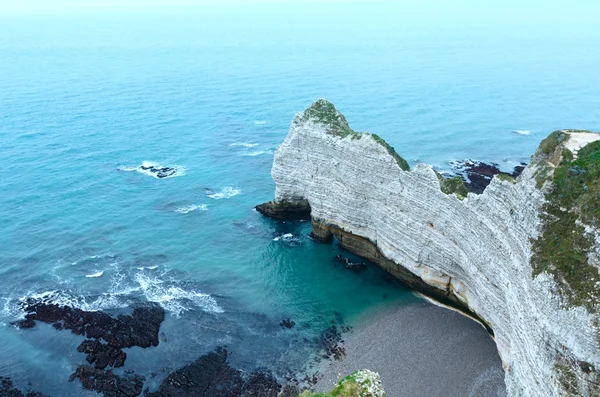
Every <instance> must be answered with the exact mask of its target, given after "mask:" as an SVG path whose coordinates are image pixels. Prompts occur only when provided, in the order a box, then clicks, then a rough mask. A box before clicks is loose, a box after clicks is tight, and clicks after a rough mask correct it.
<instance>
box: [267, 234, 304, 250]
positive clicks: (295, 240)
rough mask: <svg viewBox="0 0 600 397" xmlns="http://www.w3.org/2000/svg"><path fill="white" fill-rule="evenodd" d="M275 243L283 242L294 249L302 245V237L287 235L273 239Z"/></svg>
mask: <svg viewBox="0 0 600 397" xmlns="http://www.w3.org/2000/svg"><path fill="white" fill-rule="evenodd" d="M273 241H281V242H284V243H286V244H288V245H290V246H292V247H295V246H298V245H300V243H301V240H300V237H297V236H294V235H293V234H292V233H285V234H282V235H280V236H277V237H275V238H273Z"/></svg>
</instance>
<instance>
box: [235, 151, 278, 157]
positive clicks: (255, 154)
mask: <svg viewBox="0 0 600 397" xmlns="http://www.w3.org/2000/svg"><path fill="white" fill-rule="evenodd" d="M261 154H273V152H272V151H271V150H255V151H253V152H245V153H241V154H240V155H241V156H251V157H254V156H260V155H261Z"/></svg>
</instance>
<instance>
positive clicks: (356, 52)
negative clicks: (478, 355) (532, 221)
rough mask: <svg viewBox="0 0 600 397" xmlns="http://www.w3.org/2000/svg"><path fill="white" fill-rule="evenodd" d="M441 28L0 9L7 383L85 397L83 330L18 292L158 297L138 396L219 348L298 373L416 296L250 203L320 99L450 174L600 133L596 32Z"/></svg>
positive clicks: (305, 12)
mask: <svg viewBox="0 0 600 397" xmlns="http://www.w3.org/2000/svg"><path fill="white" fill-rule="evenodd" d="M315 7H316V6H315ZM443 21H444V23H440V22H439V18H438V19H436V20H433V21H431V23H428V22H427V21H426V20H420V21H419V20H416V21H415V20H413V19H411V18H410V16H409V15H405V13H403V12H402V11H401V10H398V9H379V8H377V7H375V6H362V7H360V6H353V7H342V8H341V9H331V8H326V7H325V8H323V9H322V10H320V9H319V8H318V7H317V8H314V9H312V10H311V9H308V8H306V7H295V8H293V7H292V8H289V9H288V8H281V7H272V8H251V7H239V8H236V9H232V8H224V7H221V8H218V7H216V8H210V9H200V10H192V11H190V12H185V13H177V12H169V13H164V14H161V13H158V12H155V13H152V14H144V15H139V14H130V13H125V12H119V13H115V14H111V13H108V14H102V15H94V14H93V13H85V14H83V15H70V16H61V17H59V16H43V15H37V16H27V15H20V16H14V15H13V16H11V15H0V164H1V165H2V171H1V176H0V323H1V324H0V375H1V376H11V377H12V378H13V379H14V380H15V381H16V383H18V384H19V385H27V383H28V382H31V384H32V386H33V387H34V388H37V389H38V390H40V391H43V392H45V393H47V394H50V395H53V396H60V395H84V392H83V391H82V389H81V386H80V384H79V383H78V382H73V383H67V382H66V379H68V377H69V375H70V374H71V373H72V372H73V371H74V369H75V368H76V366H77V365H79V364H81V363H82V362H83V361H84V355H83V354H81V353H77V352H76V347H77V345H78V344H79V343H80V342H81V338H80V337H76V336H74V335H72V334H70V333H68V332H65V331H62V332H58V331H55V330H53V329H52V328H51V327H50V326H44V325H40V326H38V327H37V328H36V329H35V330H28V331H23V330H17V329H15V328H14V327H13V326H11V325H10V322H11V321H14V320H15V319H17V318H19V317H20V316H21V315H22V313H21V312H20V310H19V306H18V303H19V299H20V298H23V297H28V296H34V295H36V296H37V295H44V294H45V295H47V296H51V297H52V299H54V300H55V301H57V302H61V303H68V304H71V305H75V306H77V307H82V308H84V309H87V310H113V309H119V308H124V307H127V306H129V305H131V304H133V303H136V302H140V301H142V302H143V301H154V302H159V303H160V304H161V305H163V307H164V308H165V309H166V310H167V311H168V314H167V317H166V320H165V322H164V324H163V328H162V330H163V331H164V332H165V334H166V335H167V337H168V342H167V343H161V344H160V346H158V347H156V348H151V349H146V350H143V349H138V348H133V349H130V350H128V361H127V364H126V367H125V368H126V369H134V370H136V371H137V372H139V373H141V374H143V375H146V376H147V377H150V374H151V373H153V372H156V373H158V376H156V377H154V378H152V379H151V380H150V381H149V383H148V385H149V386H153V385H156V384H157V383H158V382H159V381H160V379H161V378H162V377H164V375H166V373H167V372H168V370H170V369H173V368H177V367H178V366H181V365H182V364H184V363H187V362H190V361H192V360H194V359H195V358H197V357H198V356H200V355H202V354H204V353H206V352H208V351H210V350H212V349H214V348H215V347H216V346H218V345H223V344H226V345H228V346H229V347H230V349H231V351H233V355H232V362H233V363H234V364H235V365H237V366H239V367H240V368H253V367H257V366H263V367H267V368H271V369H274V370H275V371H277V372H278V373H280V374H281V373H283V372H285V371H287V370H295V369H297V368H299V367H301V366H302V365H304V364H305V363H306V361H307V360H308V357H309V355H310V353H311V351H312V350H311V345H310V343H307V342H306V340H310V339H311V338H313V337H315V336H316V335H318V334H319V333H320V332H322V331H323V330H324V329H325V328H326V327H328V326H329V325H330V324H331V321H339V319H340V317H341V318H343V319H344V320H345V321H346V322H348V323H352V320H353V319H355V318H357V317H358V316H363V315H364V314H365V313H367V312H369V311H370V310H375V309H377V308H378V307H381V306H383V305H389V304H392V303H394V304H398V303H401V304H410V303H411V302H413V301H414V300H415V299H416V298H415V297H413V295H412V294H411V293H410V292H409V291H407V290H406V289H404V288H403V287H401V286H399V285H397V284H395V283H393V282H390V281H389V280H386V277H385V275H384V274H383V273H382V272H381V271H379V270H377V269H376V268H373V267H371V268H369V270H368V271H367V272H365V273H362V274H360V275H357V274H354V273H351V272H348V271H346V270H344V269H342V268H341V266H339V265H337V264H336V263H335V262H334V261H332V258H333V257H334V256H335V255H336V254H337V253H338V252H339V250H338V249H337V248H336V247H332V246H327V245H319V244H315V243H313V242H312V241H311V240H310V239H309V238H308V233H309V232H310V225H309V224H307V223H277V222H273V221H271V220H268V219H264V218H263V217H261V216H260V215H259V214H257V213H256V212H255V211H253V210H252V207H253V206H254V205H256V204H258V203H261V202H264V201H267V200H269V199H271V198H272V196H273V191H274V184H273V182H272V180H271V177H270V168H271V162H272V157H273V151H274V149H275V148H276V147H277V145H278V144H279V143H280V142H281V141H282V140H283V139H284V137H285V135H286V133H287V128H288V125H289V122H290V121H291V119H292V117H293V116H294V114H295V113H296V112H299V111H301V110H303V109H304V108H306V107H307V106H309V105H310V104H311V102H312V101H313V100H315V99H318V98H321V97H323V98H327V99H329V100H331V101H332V102H334V103H335V104H336V105H337V107H338V108H339V109H340V110H341V111H342V113H344V114H345V115H346V117H347V118H348V120H349V122H350V124H351V126H352V127H353V128H354V129H356V130H360V131H370V132H374V133H377V134H379V135H380V136H382V137H384V138H385V139H387V140H388V142H390V143H391V144H392V145H393V146H394V147H395V148H396V150H397V151H398V152H399V153H400V154H402V155H404V156H405V157H406V158H407V159H408V160H409V161H410V162H411V164H413V165H414V164H415V163H417V162H427V163H431V164H434V165H436V166H438V167H440V168H441V169H444V168H447V167H448V161H450V160H453V159H465V158H474V159H481V160H488V161H495V162H497V163H499V164H500V166H501V167H502V168H506V169H510V168H512V167H513V166H514V165H516V164H517V163H518V162H520V161H527V160H528V158H529V156H530V155H531V154H532V152H533V151H534V150H535V148H536V147H537V145H538V144H539V141H540V140H541V139H543V138H544V137H545V136H546V135H547V134H548V133H549V132H551V131H553V130H555V129H559V128H585V129H595V130H600V112H599V109H600V106H599V104H600V99H599V98H600V72H598V70H599V69H598V65H599V64H600V51H599V49H600V48H599V45H598V43H600V29H598V25H597V24H590V23H577V22H576V21H572V20H567V21H565V22H564V23H556V21H546V22H544V21H543V20H541V21H535V22H531V21H527V20H525V19H519V20H518V21H517V22H514V23H511V22H509V21H501V20H496V19H494V18H491V19H490V21H491V22H490V23H487V22H486V21H480V22H476V23H471V24H463V22H461V20H457V21H456V23H453V22H452V21H451V18H448V19H444V20H443ZM144 161H146V162H152V163H155V164H160V165H164V166H171V167H176V168H177V170H178V173H177V174H176V176H174V177H170V178H165V179H157V178H154V177H153V176H152V175H148V174H145V173H143V172H140V171H141V170H140V169H139V168H138V167H139V166H140V165H141V164H142V163H143V162H144ZM287 317H290V318H292V319H293V320H295V322H296V323H297V327H296V328H295V329H293V330H291V331H288V330H283V329H282V328H281V327H280V326H279V322H280V321H281V320H282V319H283V318H287ZM424 332H426V330H424ZM91 395H93V394H91Z"/></svg>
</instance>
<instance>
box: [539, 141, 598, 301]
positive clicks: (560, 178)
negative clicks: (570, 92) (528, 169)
mask: <svg viewBox="0 0 600 397" xmlns="http://www.w3.org/2000/svg"><path fill="white" fill-rule="evenodd" d="M552 135H554V133H553V134H552ZM552 135H551V136H550V137H548V138H547V139H550V138H551V137H552ZM547 139H546V140H547ZM552 139H560V138H556V136H555V137H554V138H552ZM546 140H545V141H546ZM563 140H564V139H563ZM542 144H543V142H542ZM549 146H551V145H549ZM542 150H544V149H543V148H542ZM553 150H556V147H555V148H554V149H553ZM567 152H568V151H565V152H563V157H562V160H561V162H560V164H559V165H558V166H557V167H556V168H555V170H554V174H553V176H552V187H551V190H550V191H549V192H548V193H547V194H546V200H547V203H546V204H544V207H543V212H542V214H541V215H540V218H541V220H542V223H543V226H542V231H541V234H540V236H539V237H538V238H537V239H536V240H532V248H533V256H532V258H531V265H532V267H533V276H534V277H535V276H537V275H538V274H540V273H542V272H548V273H549V274H551V275H552V276H553V278H554V280H555V281H556V283H557V284H558V287H559V289H560V292H561V294H562V295H563V296H565V297H566V298H567V302H568V303H569V304H571V305H573V306H583V307H586V308H587V309H589V310H590V311H592V312H597V311H598V303H599V302H600V288H598V287H597V286H596V285H597V283H600V276H599V275H598V269H597V268H596V267H595V266H592V265H589V264H588V254H589V252H590V250H591V248H592V245H593V243H594V241H593V238H592V237H591V236H590V235H588V234H586V233H585V229H584V227H583V226H581V224H578V223H577V221H578V220H579V221H581V222H583V223H584V224H586V225H590V226H593V227H598V226H599V225H600V223H599V222H600V184H599V183H600V182H599V181H600V141H596V142H592V143H590V144H588V145H587V146H585V147H584V148H582V149H581V150H580V151H579V153H578V158H577V159H573V155H572V154H571V153H570V152H569V153H567ZM548 178H549V177H548ZM538 183H539V181H538ZM542 183H543V182H542Z"/></svg>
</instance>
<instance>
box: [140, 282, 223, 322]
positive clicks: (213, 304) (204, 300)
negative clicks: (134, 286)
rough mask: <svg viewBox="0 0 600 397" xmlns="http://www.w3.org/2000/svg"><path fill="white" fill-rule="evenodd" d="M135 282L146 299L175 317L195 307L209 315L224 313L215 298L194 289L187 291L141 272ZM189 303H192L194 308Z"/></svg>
mask: <svg viewBox="0 0 600 397" xmlns="http://www.w3.org/2000/svg"><path fill="white" fill-rule="evenodd" d="M135 281H136V282H137V283H138V285H139V288H140V290H141V292H142V293H143V294H144V296H145V297H146V299H148V300H149V301H151V302H156V303H158V304H160V305H161V306H162V307H163V308H164V309H165V310H167V311H169V312H171V313H172V314H173V315H174V316H175V317H179V316H180V315H181V313H183V312H186V311H189V310H191V309H192V307H193V306H195V307H198V308H200V309H202V310H203V311H205V312H209V313H223V309H222V308H221V307H220V306H219V305H218V304H217V301H216V300H215V298H213V297H212V296H210V295H209V294H205V293H203V292H199V291H196V290H194V289H190V290H187V289H184V288H182V287H181V286H178V285H173V284H172V283H170V282H168V281H164V280H161V279H159V278H157V277H154V276H150V275H148V274H145V273H141V272H140V273H137V274H136V276H135ZM187 303H192V307H190V305H188V304H187Z"/></svg>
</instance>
